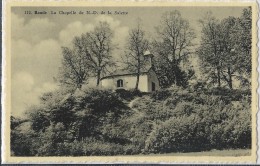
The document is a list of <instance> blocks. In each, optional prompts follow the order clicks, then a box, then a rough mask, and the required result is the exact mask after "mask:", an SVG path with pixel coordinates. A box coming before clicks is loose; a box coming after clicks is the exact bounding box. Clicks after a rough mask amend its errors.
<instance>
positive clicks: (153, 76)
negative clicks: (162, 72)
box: [148, 70, 160, 92]
mask: <svg viewBox="0 0 260 166" xmlns="http://www.w3.org/2000/svg"><path fill="white" fill-rule="evenodd" d="M152 82H154V83H155V90H158V89H160V86H159V80H158V78H157V75H156V73H155V72H154V71H153V70H150V71H149V73H148V92H151V91H152Z"/></svg>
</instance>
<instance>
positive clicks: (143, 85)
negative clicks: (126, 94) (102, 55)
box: [101, 75, 148, 92]
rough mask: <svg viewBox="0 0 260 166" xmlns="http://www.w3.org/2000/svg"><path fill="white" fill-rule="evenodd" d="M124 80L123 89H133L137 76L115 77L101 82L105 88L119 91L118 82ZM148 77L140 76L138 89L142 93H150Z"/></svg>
mask: <svg viewBox="0 0 260 166" xmlns="http://www.w3.org/2000/svg"><path fill="white" fill-rule="evenodd" d="M119 79H122V80H123V89H133V88H135V84H136V80H137V78H136V76H134V75H126V76H115V77H110V78H105V79H103V80H101V86H102V87H103V88H109V89H117V80H119ZM147 82H148V77H147V75H140V77H139V85H138V88H139V90H140V91H142V92H148V83H147Z"/></svg>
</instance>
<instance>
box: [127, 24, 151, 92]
mask: <svg viewBox="0 0 260 166" xmlns="http://www.w3.org/2000/svg"><path fill="white" fill-rule="evenodd" d="M148 48H149V42H148V40H147V39H146V38H145V31H144V30H143V29H142V27H141V20H138V23H137V27H136V28H134V29H132V30H131V31H130V32H129V39H128V40H127V46H126V54H125V56H124V57H123V58H122V59H123V62H124V64H125V65H126V68H127V70H130V71H132V72H134V73H136V85H135V90H138V86H139V78H140V75H141V69H143V68H144V67H145V62H146V61H145V58H144V52H145V51H147V50H148Z"/></svg>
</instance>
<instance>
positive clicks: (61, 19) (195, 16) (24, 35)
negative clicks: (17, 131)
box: [11, 7, 243, 117]
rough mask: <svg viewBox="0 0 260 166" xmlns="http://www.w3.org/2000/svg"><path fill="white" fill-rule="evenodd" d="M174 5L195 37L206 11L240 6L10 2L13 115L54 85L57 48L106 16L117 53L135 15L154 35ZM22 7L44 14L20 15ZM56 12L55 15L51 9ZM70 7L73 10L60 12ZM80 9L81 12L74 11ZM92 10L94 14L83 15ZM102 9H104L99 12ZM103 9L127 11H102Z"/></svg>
mask: <svg viewBox="0 0 260 166" xmlns="http://www.w3.org/2000/svg"><path fill="white" fill-rule="evenodd" d="M171 10H179V11H180V13H181V15H182V17H183V18H184V19H187V20H188V21H189V23H190V26H191V28H193V29H194V30H195V33H196V34H197V39H195V40H196V41H199V34H200V31H201V27H200V25H199V23H198V20H199V19H201V18H202V17H203V16H204V15H205V13H206V12H207V11H211V12H212V13H213V15H214V16H215V17H216V18H218V19H223V18H226V17H228V16H235V17H239V16H240V15H241V13H242V10H243V7H84V8H83V7H74V8H72V7H12V9H11V11H12V14H11V78H12V81H11V85H12V87H11V91H12V92H11V103H12V111H11V114H12V115H13V116H19V117H22V116H24V112H25V110H26V109H27V108H28V107H30V106H31V105H34V104H38V103H39V96H40V95H41V94H43V93H45V92H49V91H53V90H55V89H57V88H58V85H57V83H55V81H54V79H53V78H54V77H56V76H57V74H58V69H59V66H61V59H62V54H61V47H63V46H65V47H69V46H71V41H72V39H73V37H75V36H79V35H81V34H82V33H86V32H89V31H91V30H93V29H94V27H95V25H97V24H98V22H99V21H107V22H108V23H109V24H110V27H111V29H112V30H114V32H115V34H114V37H113V43H115V44H117V45H118V47H119V48H120V49H119V50H117V51H116V52H114V53H113V57H114V58H115V59H119V58H120V57H121V55H120V54H122V52H123V48H124V45H125V42H126V39H127V36H128V32H129V30H130V29H131V28H133V27H135V25H136V20H137V18H141V19H142V25H143V28H144V29H145V31H146V35H147V37H148V38H150V39H152V38H154V37H156V34H155V28H154V27H156V26H158V25H160V18H161V15H162V14H163V13H165V12H166V11H171ZM25 11H31V12H32V13H34V12H35V11H38V12H43V11H46V12H47V14H25ZM51 11H52V12H56V14H51ZM71 11H75V12H76V13H77V14H74V15H66V14H59V12H61V13H65V12H71ZM80 11H82V12H84V14H79V12H80ZM86 11H90V12H92V11H97V12H98V14H86ZM101 11H104V12H105V13H106V14H104V15H101V14H100V13H101ZM107 11H110V12H112V13H114V12H115V11H119V12H127V13H128V14H119V15H115V14H111V15H109V14H107Z"/></svg>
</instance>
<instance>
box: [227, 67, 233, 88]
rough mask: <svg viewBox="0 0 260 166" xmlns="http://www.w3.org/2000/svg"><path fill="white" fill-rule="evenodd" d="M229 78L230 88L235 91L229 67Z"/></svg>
mask: <svg viewBox="0 0 260 166" xmlns="http://www.w3.org/2000/svg"><path fill="white" fill-rule="evenodd" d="M228 77H229V80H228V86H229V88H230V89H233V85H232V73H231V70H230V67H228Z"/></svg>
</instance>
